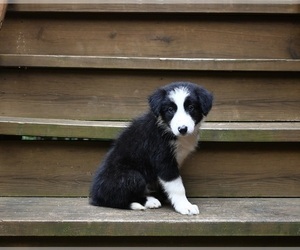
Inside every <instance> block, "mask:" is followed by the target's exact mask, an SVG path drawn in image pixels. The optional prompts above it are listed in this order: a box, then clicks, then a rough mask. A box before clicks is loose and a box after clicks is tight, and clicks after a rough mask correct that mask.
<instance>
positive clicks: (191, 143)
mask: <svg viewBox="0 0 300 250" xmlns="http://www.w3.org/2000/svg"><path fill="white" fill-rule="evenodd" d="M197 143H198V134H197V135H190V136H184V137H178V139H177V140H176V141H174V142H173V147H174V154H175V158H176V160H177V163H178V165H179V167H181V165H182V163H183V161H184V160H185V159H186V157H187V156H188V155H189V154H190V153H191V152H193V151H194V150H195V148H196V146H197Z"/></svg>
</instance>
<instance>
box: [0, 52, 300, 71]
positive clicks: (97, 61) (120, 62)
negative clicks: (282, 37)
mask: <svg viewBox="0 0 300 250" xmlns="http://www.w3.org/2000/svg"><path fill="white" fill-rule="evenodd" d="M0 66H13V67H56V68H95V69H147V70H149V69H151V70H153V69H155V70H196V71H199V70H210V71H299V68H300V60H299V59H205V58H158V57H118V56H116V57H105V56H66V55H20V54H17V55H14V54H2V55H0Z"/></svg>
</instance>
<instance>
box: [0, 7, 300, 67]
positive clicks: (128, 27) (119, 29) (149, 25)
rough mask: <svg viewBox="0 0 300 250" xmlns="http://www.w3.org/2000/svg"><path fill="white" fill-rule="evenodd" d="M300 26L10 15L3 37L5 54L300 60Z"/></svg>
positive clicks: (258, 19) (264, 20) (291, 20)
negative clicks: (299, 34) (299, 35)
mask: <svg viewBox="0 0 300 250" xmlns="http://www.w3.org/2000/svg"><path fill="white" fill-rule="evenodd" d="M299 22H300V18H299V16H298V15H295V16H294V15H292V16H290V15H283V16H280V18H278V17H277V16H271V17H269V16H268V17H266V16H249V15H245V16H240V15H238V16H235V15H233V16H232V15H230V16H228V15H221V16H218V18H216V17H215V16H214V15H211V16H210V15H204V16H202V15H201V16H197V15H196V16H194V15H191V16H190V15H179V16H177V15H175V16H173V15H171V16H168V15H161V16H160V17H159V18H158V16H157V15H152V16H151V15H149V16H148V15H147V16H145V15H133V14H127V15H126V14H123V15H120V14H118V13H116V14H115V15H113V14H107V15H104V14H103V15H98V14H97V13H95V14H92V13H89V14H88V15H87V14H77V15H75V14H72V13H69V14H68V13H67V14H66V13H62V14H59V13H58V14H54V13H49V14H48V15H47V13H46V14H45V13H42V14H38V13H7V16H6V24H5V27H3V28H2V31H1V33H0V48H1V49H0V53H1V54H25V55H26V54H30V55H45V54H47V55H70V56H71V55H75V56H104V57H121V58H122V57H125V58H126V57H130V58H136V57H145V58H148V57H150V58H152V57H153V58H195V59H196V58H208V59H210V58H213V59H215V58H221V59H224V58H225V59H299V55H300V44H299V37H298V33H299ZM86 27H88V29H87V28H86ZM271 27H272V28H271ZM236 44H238V47H237V46H236ZM56 60H57V61H59V58H56ZM185 63H186V62H185Z"/></svg>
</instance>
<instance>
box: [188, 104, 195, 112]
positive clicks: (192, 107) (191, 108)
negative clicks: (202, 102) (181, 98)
mask: <svg viewBox="0 0 300 250" xmlns="http://www.w3.org/2000/svg"><path fill="white" fill-rule="evenodd" d="M194 109H195V107H194V105H192V104H191V105H189V106H188V111H190V112H192V111H193V110H194Z"/></svg>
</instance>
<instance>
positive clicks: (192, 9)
mask: <svg viewBox="0 0 300 250" xmlns="http://www.w3.org/2000/svg"><path fill="white" fill-rule="evenodd" d="M14 2H15V3H18V1H14ZM20 2H21V4H13V5H10V6H9V7H10V8H9V10H10V11H30V12H35V11H37V12H109V13H111V12H118V13H120V12H126V13H127V12H134V13H137V12H142V13H153V12H155V13H170V12H171V13H173V12H175V13H264V14H265V13H269V14H270V13H272V14H296V13H299V9H300V8H299V2H297V1H296V0H289V1H288V2H287V1H282V3H279V4H276V3H270V1H260V4H251V2H249V1H244V2H241V1H238V0H231V1H226V0H219V1H215V0H214V1H197V0H195V1H191V0H189V1H188V3H187V1H174V0H163V1H161V0H160V1H157V0H142V1H141V0H138V1H137V0H135V1H126V2H124V3H120V1H111V0H110V1H107V0H97V4H92V3H90V4H85V3H86V2H85V1H82V0H77V1H73V2H74V3H75V4H38V3H36V2H35V4H24V3H23V1H20ZM76 3H77V4H76Z"/></svg>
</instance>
